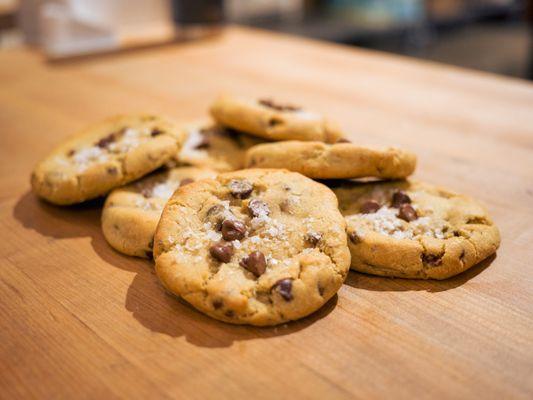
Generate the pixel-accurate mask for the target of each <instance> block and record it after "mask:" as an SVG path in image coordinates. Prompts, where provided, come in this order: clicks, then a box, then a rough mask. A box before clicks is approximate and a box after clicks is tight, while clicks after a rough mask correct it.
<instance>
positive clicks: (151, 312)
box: [13, 191, 337, 348]
mask: <svg viewBox="0 0 533 400" xmlns="http://www.w3.org/2000/svg"><path fill="white" fill-rule="evenodd" d="M103 203H104V200H103V199H98V200H93V201H89V202H86V203H83V204H79V205H75V206H67V207H59V206H54V205H52V204H49V203H46V202H44V201H42V200H40V199H39V198H37V197H36V196H35V195H34V194H33V193H32V192H31V191H28V192H26V193H25V194H23V195H22V196H21V197H20V199H19V200H18V201H17V203H16V204H15V207H14V209H13V215H14V218H15V219H16V220H17V221H19V222H20V223H21V224H22V225H23V226H24V228H26V229H30V230H34V231H36V232H38V233H39V234H41V235H43V236H45V237H49V238H54V239H67V238H76V237H89V238H90V239H91V245H92V247H93V249H94V251H95V253H96V254H97V255H98V256H99V257H100V258H101V259H102V260H103V261H105V262H106V263H107V264H109V265H110V266H112V267H114V268H119V269H122V270H126V271H129V272H133V273H134V274H135V275H134V278H133V280H132V282H131V284H130V286H129V287H128V291H127V294H126V299H125V308H126V310H127V311H128V312H130V313H131V314H132V316H133V318H135V319H136V320H137V321H138V322H139V323H140V324H141V325H142V326H143V327H145V328H146V329H149V330H150V331H152V332H155V333H158V334H163V335H166V336H170V337H173V338H179V337H184V338H185V339H186V340H187V341H188V342H189V343H192V344H194V345H196V346H200V347H212V348H216V347H228V346H231V345H232V344H233V343H234V342H236V341H245V340H253V339H266V338H270V337H276V336H282V335H289V334H292V333H295V332H298V331H300V330H301V329H304V328H306V327H308V326H310V325H312V324H313V323H315V322H317V321H319V320H320V319H322V318H324V317H326V316H327V315H328V314H329V313H330V312H331V311H332V310H333V309H334V308H335V305H336V303H337V296H336V295H335V296H334V297H333V298H332V299H330V300H329V301H328V302H327V303H326V304H325V305H324V306H323V307H322V308H321V309H320V310H318V311H316V312H315V313H313V314H312V315H310V316H308V317H306V318H303V319H301V320H298V321H294V322H290V323H287V324H283V325H279V326H276V327H266V328H259V327H253V326H247V325H231V324H227V323H224V322H220V321H217V320H215V319H212V318H210V317H207V316H205V315H204V314H202V313H200V312H199V311H196V310H195V309H194V308H193V307H191V306H190V305H188V304H187V303H185V302H183V301H181V300H179V299H178V298H176V297H174V296H172V295H170V294H168V293H167V292H165V290H164V289H163V287H162V286H161V284H160V283H159V281H158V279H157V277H156V275H155V271H154V268H153V262H152V261H150V260H145V259H141V258H137V257H129V256H125V255H123V254H121V253H119V252H117V251H116V250H114V249H113V248H112V247H111V246H110V245H109V244H108V243H107V242H106V240H105V238H104V236H103V234H102V231H101V228H100V217H101V209H102V206H103Z"/></svg>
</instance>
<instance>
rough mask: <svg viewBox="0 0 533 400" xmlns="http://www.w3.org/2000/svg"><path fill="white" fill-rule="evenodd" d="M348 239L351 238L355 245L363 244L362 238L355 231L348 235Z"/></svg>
mask: <svg viewBox="0 0 533 400" xmlns="http://www.w3.org/2000/svg"><path fill="white" fill-rule="evenodd" d="M348 238H350V242H352V243H353V244H357V243H361V238H360V237H359V235H357V233H356V232H355V231H352V232H350V233H348Z"/></svg>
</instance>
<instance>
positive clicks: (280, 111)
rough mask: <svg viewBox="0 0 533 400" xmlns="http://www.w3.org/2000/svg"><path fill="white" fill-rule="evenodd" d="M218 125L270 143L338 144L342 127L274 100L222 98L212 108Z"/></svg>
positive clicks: (313, 113) (317, 115)
mask: <svg viewBox="0 0 533 400" xmlns="http://www.w3.org/2000/svg"><path fill="white" fill-rule="evenodd" d="M211 115H212V116H213V118H214V119H215V121H216V122H217V123H219V124H220V125H222V126H227V127H230V128H233V129H237V130H239V131H242V132H246V133H249V134H251V135H255V136H259V137H262V138H264V139H267V140H318V141H322V142H327V143H335V142H337V140H339V139H340V138H341V137H342V132H341V130H340V128H339V127H338V126H337V125H336V124H334V123H333V122H331V121H328V120H327V119H326V118H325V117H324V116H323V115H321V114H319V113H316V112H313V111H309V110H304V109H302V108H300V107H297V106H293V105H288V104H281V103H276V102H274V101H272V100H270V99H259V100H250V99H242V98H238V97H233V96H222V97H220V98H218V99H217V100H216V101H215V102H214V103H213V104H212V105H211Z"/></svg>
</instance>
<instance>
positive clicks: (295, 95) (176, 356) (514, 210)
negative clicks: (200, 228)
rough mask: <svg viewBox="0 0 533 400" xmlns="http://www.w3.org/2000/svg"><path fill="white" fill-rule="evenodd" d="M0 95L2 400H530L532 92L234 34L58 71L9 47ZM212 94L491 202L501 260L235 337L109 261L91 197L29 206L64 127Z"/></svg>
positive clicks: (1, 66) (129, 266)
mask: <svg viewBox="0 0 533 400" xmlns="http://www.w3.org/2000/svg"><path fill="white" fill-rule="evenodd" d="M0 82H1V90H0V131H1V133H0V152H1V157H0V171H1V173H0V188H1V190H0V232H1V235H2V240H1V241H0V398H5V399H15V398H58V399H59V398H128V399H129V398H143V399H145V398H187V399H196V398H218V399H219V398H232V399H234V398H244V397H250V398H252V397H253V398H256V399H267V398H282V399H285V398H309V399H314V398H316V399H324V398H328V399H329V398H361V399H363V398H391V397H397V398H476V399H478V398H483V399H502V398H506V399H508V398H523V399H526V398H532V397H533V307H532V305H533V278H532V276H533V274H532V272H531V260H532V258H533V251H532V245H531V243H532V242H533V207H532V204H533V86H532V85H531V84H529V83H527V82H525V81H519V80H510V79H505V78H501V77H496V76H492V75H488V74H482V73H476V72H469V71H464V70H460V69H456V68H451V67H444V66H440V65H437V64H429V63H422V62H417V61H413V60H409V59H402V58H398V57H393V56H388V55H382V54H379V53H373V52H370V51H365V50H356V49H349V48H345V47H341V46H334V45H329V44H323V43H317V42H312V41H307V40H302V39H297V38H291V37H285V36H279V35H274V34H270V33H264V32H259V31H253V30H248V29H244V28H229V29H228V30H227V31H226V32H225V34H224V35H223V36H222V37H220V38H217V39H210V40H206V41H200V42H196V43H190V44H182V45H175V46H165V47H160V48H156V49H151V50H143V51H140V52H129V53H124V54H117V55H110V56H105V57H98V58H85V59H81V60H76V61H71V62H61V63H46V62H45V61H44V60H43V59H42V57H41V56H40V55H38V54H36V53H35V52H33V51H30V50H13V51H8V52H3V53H0ZM221 91H228V92H233V93H238V94H242V95H249V96H261V97H264V96H273V97H276V98H279V99H284V100H287V101H289V102H293V103H297V104H301V105H305V106H308V107H310V108H316V109H319V110H323V111H324V112H325V113H327V114H329V115H331V117H332V118H335V119H337V120H339V121H340V122H341V123H342V125H343V126H344V127H345V128H346V129H347V130H348V131H349V132H350V136H351V138H352V139H353V140H354V141H356V142H358V143H366V144H371V145H385V146H386V145H400V146H403V147H406V148H408V149H411V150H413V151H415V152H416V153H418V155H419V168H418V172H417V174H416V176H417V177H418V178H420V179H425V180H427V181H430V182H432V183H435V184H440V185H443V186H447V187H449V188H451V189H454V190H457V191H460V192H464V193H467V194H470V195H473V196H475V197H477V198H479V199H480V200H482V201H484V202H485V203H486V205H487V206H488V208H489V210H490V212H491V214H492V215H493V217H494V219H495V220H496V222H497V224H498V225H499V227H500V228H501V232H502V238H503V243H502V247H501V249H500V251H499V252H498V254H497V256H496V257H494V258H492V259H490V260H487V261H486V262H483V263H482V264H481V265H478V266H476V267H474V268H473V269H471V270H470V271H468V272H466V273H465V274H462V275H460V276H457V277H455V278H453V279H450V280H447V281H444V282H419V281H411V280H401V279H384V278H378V277H371V276H366V275H362V274H356V273H353V272H351V273H350V275H349V277H348V279H347V281H346V285H344V286H343V288H342V289H341V291H340V292H339V294H338V296H337V297H335V298H334V299H333V300H332V301H331V302H330V303H328V304H327V305H326V306H325V307H324V308H323V309H321V310H320V311H319V312H317V313H316V314H315V315H313V316H311V317H309V318H307V319H304V320H302V321H299V322H295V323H291V324H287V325H284V326H280V327H277V328H268V329H260V328H251V327H238V326H231V325H226V324H223V323H220V322H217V321H214V320H211V319H209V318H207V317H204V316H203V315H201V314H200V313H198V312H196V311H194V310H193V309H191V308H190V307H188V306H186V305H184V304H182V303H180V302H179V301H177V300H175V299H174V298H171V297H170V296H168V295H166V294H165V293H164V292H163V290H162V289H161V287H160V286H159V284H158V283H157V280H156V278H155V276H154V273H153V270H152V267H151V265H150V263H149V262H147V261H142V260H137V259H134V258H129V257H123V256H121V255H119V254H118V253H116V252H114V251H113V250H112V249H111V248H110V247H109V246H108V245H107V244H106V242H105V241H104V239H103V236H102V234H101V232H100V226H99V217H100V209H99V207H100V206H101V202H98V201H96V202H91V203H90V204H85V205H82V206H76V207H69V208H57V207H53V206H50V205H47V204H44V203H41V202H39V201H38V200H36V198H35V197H34V196H33V195H32V194H31V193H30V191H29V183H28V181H29V174H30V172H31V169H32V167H33V165H34V164H35V162H36V161H37V160H38V159H39V158H40V157H43V156H44V155H45V154H46V153H47V152H48V151H49V150H50V149H51V147H52V146H53V145H54V144H56V143H58V142H59V141H61V140H62V139H63V138H65V137H66V136H67V135H69V134H70V133H71V132H72V131H73V130H77V129H79V128H80V127H83V126H84V125H85V124H87V123H90V122H93V121H94V120H98V119H100V118H103V117H105V116H107V115H109V114H114V113H120V112H129V111H154V112H161V113H165V114H168V115H170V116H172V117H174V118H176V119H178V120H180V121H185V120H187V119H190V118H198V117H202V116H203V115H204V114H205V112H206V107H207V106H208V105H209V102H210V101H211V100H212V99H213V98H214V96H215V95H216V94H218V93H219V92H221Z"/></svg>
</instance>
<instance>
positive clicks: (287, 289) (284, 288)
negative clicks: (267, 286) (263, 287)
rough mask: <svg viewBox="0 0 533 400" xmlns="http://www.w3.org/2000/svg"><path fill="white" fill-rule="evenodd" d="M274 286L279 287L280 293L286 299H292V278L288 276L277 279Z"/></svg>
mask: <svg viewBox="0 0 533 400" xmlns="http://www.w3.org/2000/svg"><path fill="white" fill-rule="evenodd" d="M272 288H277V290H278V293H279V294H280V296H281V297H283V299H284V300H285V301H291V300H292V299H293V296H292V279H290V278H286V279H281V280H279V281H277V282H276V283H275V284H274V286H273V287H272Z"/></svg>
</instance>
